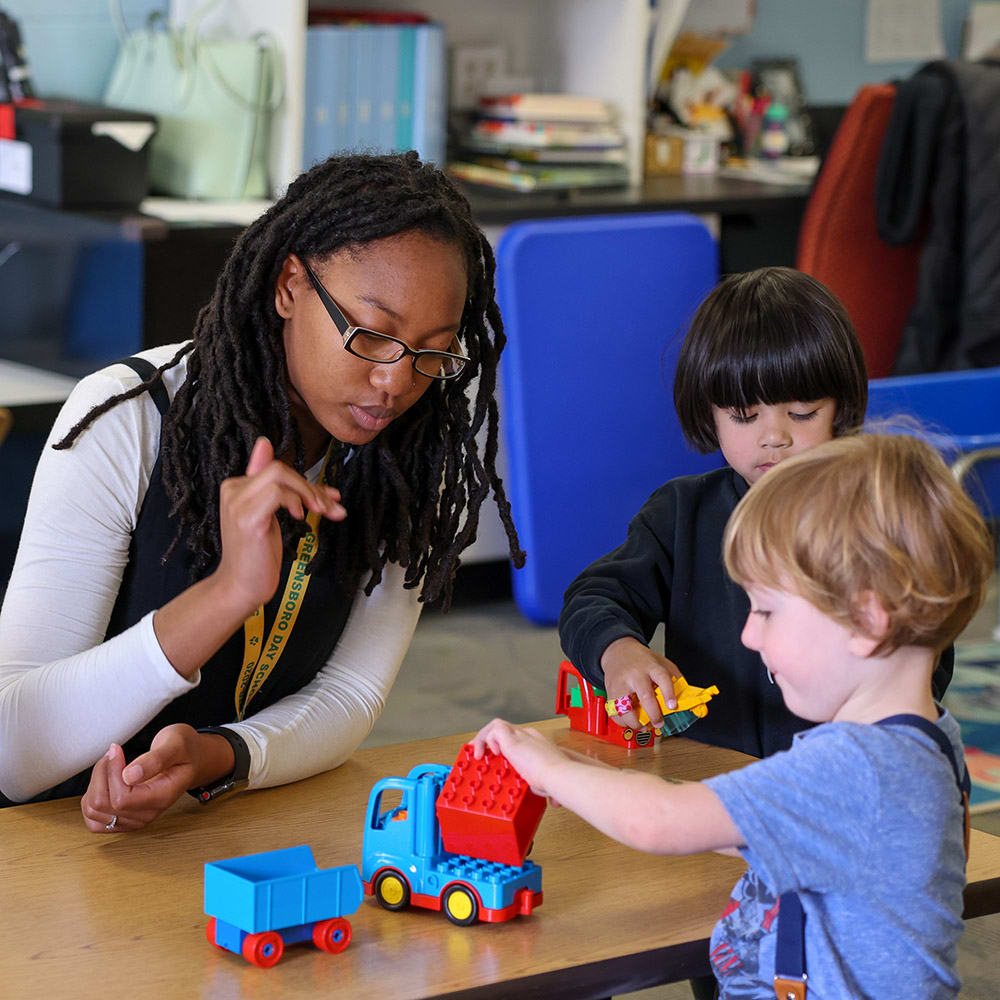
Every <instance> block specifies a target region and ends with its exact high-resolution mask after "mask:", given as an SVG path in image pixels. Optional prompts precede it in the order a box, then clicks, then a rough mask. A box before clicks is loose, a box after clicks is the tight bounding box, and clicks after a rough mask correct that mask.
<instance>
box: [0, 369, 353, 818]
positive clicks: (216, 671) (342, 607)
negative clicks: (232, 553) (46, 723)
mask: <svg viewBox="0 0 1000 1000" xmlns="http://www.w3.org/2000/svg"><path fill="white" fill-rule="evenodd" d="M124 363H125V364H127V365H129V367H131V368H133V369H134V370H135V371H136V372H137V373H138V374H139V376H140V377H141V378H143V379H148V378H149V377H150V375H151V374H152V373H153V371H154V369H153V367H152V366H151V365H149V363H148V362H146V361H144V360H143V359H142V358H129V359H128V360H127V361H125V362H124ZM151 395H152V397H153V400H154V402H155V403H156V406H157V409H158V410H159V411H160V413H161V415H162V414H165V413H166V411H167V408H168V406H169V399H168V397H167V392H166V389H164V387H163V385H162V383H158V384H157V385H156V386H155V387H154V388H153V390H152V393H151ZM169 510H170V501H169V499H168V497H167V495H166V492H165V491H164V487H163V477H162V469H161V459H160V457H159V456H158V457H157V459H156V464H155V465H154V466H153V471H152V474H151V475H150V480H149V489H148V490H147V492H146V496H145V499H144V500H143V502H142V507H141V509H140V512H139V518H138V521H137V522H136V526H135V531H134V532H133V533H132V541H131V543H130V545H129V558H128V565H127V566H126V568H125V574H124V576H123V578H122V584H121V589H120V590H119V591H118V598H117V600H116V601H115V606H114V609H113V610H112V612H111V620H110V621H109V623H108V630H107V633H106V635H105V637H104V638H105V641H107V640H108V639H111V638H113V637H114V636H116V635H118V634H119V633H120V632H124V631H125V630H126V629H128V628H131V627H132V626H133V625H135V623H136V622H138V621H140V620H141V619H142V618H143V617H144V616H145V615H147V614H149V612H150V611H155V610H156V609H157V608H161V607H163V605H164V604H166V603H167V602H168V601H170V600H172V599H173V598H175V597H176V596H177V595H178V594H180V593H181V592H182V591H183V590H186V589H187V588H188V587H189V586H190V585H191V583H192V577H191V563H192V561H193V557H192V555H191V553H190V552H189V551H188V549H187V547H186V545H185V540H184V539H183V538H182V539H181V540H180V541H179V543H178V545H177V547H176V548H175V549H174V552H173V554H172V555H171V557H170V558H169V559H168V560H167V562H166V563H163V562H162V557H163V554H164V553H165V552H166V551H167V548H168V547H169V546H170V542H171V541H172V540H173V537H174V531H175V527H176V526H175V524H174V522H173V521H171V519H170V518H169V516H168V514H169ZM295 554H296V553H295V546H292V547H291V549H290V550H288V551H286V552H285V554H284V558H283V561H282V564H281V578H280V582H279V584H278V589H277V591H276V592H275V594H274V596H273V597H272V598H271V600H270V602H269V603H268V604H267V605H266V606H265V608H264V636H265V641H266V638H267V636H268V635H269V634H270V631H271V625H272V624H273V623H274V620H275V618H276V617H277V614H278V611H279V605H280V604H281V600H282V597H283V595H284V590H285V583H286V581H287V580H288V573H289V570H290V569H291V566H292V562H293V560H294V559H295ZM332 567H333V559H323V560H322V564H321V566H320V567H319V568H318V569H316V570H315V572H313V573H311V574H310V581H309V587H308V589H307V591H306V594H305V597H304V598H303V599H302V602H301V607H300V609H299V614H298V618H297V619H296V622H295V627H294V629H293V630H292V632H291V634H290V635H289V636H288V637H287V638H286V639H285V641H284V652H283V653H282V654H281V659H280V660H279V661H278V664H277V666H276V667H275V668H274V670H272V671H271V674H270V676H269V677H268V678H267V680H266V681H265V682H264V684H263V685H262V687H261V688H260V690H259V691H258V692H257V693H256V695H255V696H254V698H253V701H252V702H251V703H250V706H249V710H248V714H252V713H254V712H259V711H260V710H261V709H262V708H266V707H267V706H268V705H273V704H274V703H275V702H276V701H278V700H279V699H281V698H284V697H285V696H286V695H290V694H294V693H295V692H296V691H298V690H299V689H300V688H302V687H304V686H305V685H306V684H308V683H309V682H310V681H311V680H312V679H313V678H314V677H315V676H316V674H317V672H318V671H319V669H320V667H322V666H323V664H324V663H325V662H326V661H327V660H328V659H329V657H330V654H331V653H332V651H333V648H334V646H336V644H337V642H338V641H339V639H340V636H341V633H342V632H343V631H344V625H345V624H346V622H347V616H348V614H349V613H350V610H351V604H352V601H353V596H352V595H348V594H346V593H344V591H343V590H342V589H341V588H340V587H339V586H338V584H337V581H336V580H335V579H334V574H333V568H332ZM214 568H215V566H214V565H213V566H210V567H209V568H208V570H207V571H206V572H205V574H204V576H208V575H209V574H210V573H211V572H212V571H213V570H214ZM242 665H243V629H242V628H241V629H238V630H237V632H236V633H235V634H234V635H232V636H230V638H229V639H228V641H227V642H226V643H225V645H224V646H223V647H222V648H221V649H220V650H219V651H218V652H217V653H216V654H215V655H214V656H213V657H212V658H211V659H210V660H209V661H208V662H207V663H206V664H205V665H204V666H203V667H202V668H201V683H200V684H199V685H198V686H197V687H196V688H193V689H192V690H191V691H188V692H187V693H186V694H183V695H181V696H180V697H179V698H175V699H174V700H173V701H172V702H170V704H169V705H167V706H166V707H165V708H164V709H163V710H162V711H161V712H160V713H159V714H158V715H156V716H155V717H154V718H153V719H151V720H150V721H149V722H148V723H147V724H146V725H145V726H143V728H142V729H140V730H139V732H137V733H135V734H133V735H132V736H131V737H130V738H129V739H127V741H126V742H125V743H124V744H123V749H124V751H125V759H126V761H131V760H133V759H134V758H135V757H137V756H139V754H142V753H145V752H146V751H147V750H148V749H149V745H150V743H151V742H152V740H153V737H154V736H155V735H156V734H157V733H158V732H159V731H160V730H161V729H162V728H163V727H164V726H169V725H171V724H172V723H175V722H186V723H187V724H188V725H190V726H194V727H195V728H196V729H200V728H203V727H205V726H221V725H225V724H226V723H229V722H234V721H235V720H236V706H235V694H234V692H235V688H236V682H237V679H238V677H239V673H240V668H241V667H242ZM81 724H82V725H86V720H85V719H81ZM90 772H91V768H87V769H86V770H84V771H81V772H80V773H79V774H77V775H75V776H74V777H72V778H69V779H67V780H66V781H63V782H61V783H60V784H58V785H56V786H55V787H54V788H50V789H49V790H48V791H46V792H42V793H41V794H40V795H38V796H36V797H35V798H33V799H31V801H32V802H38V801H43V800H47V799H57V798H63V797H66V796H72V795H83V793H84V792H85V791H86V790H87V786H88V785H89V783H90ZM0 799H2V796H0Z"/></svg>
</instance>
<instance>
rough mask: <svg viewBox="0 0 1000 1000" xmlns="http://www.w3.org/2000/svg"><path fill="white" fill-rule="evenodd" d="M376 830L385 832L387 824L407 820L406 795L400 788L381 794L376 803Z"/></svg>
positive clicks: (390, 789)
mask: <svg viewBox="0 0 1000 1000" xmlns="http://www.w3.org/2000/svg"><path fill="white" fill-rule="evenodd" d="M374 813H375V817H376V818H375V829H376V830H384V829H385V827H386V824H387V823H391V822H393V821H394V820H404V819H406V795H405V794H404V793H403V791H401V790H400V789H398V788H387V789H385V791H382V792H379V796H378V801H377V802H376V803H375V809H374Z"/></svg>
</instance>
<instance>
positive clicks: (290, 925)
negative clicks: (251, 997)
mask: <svg viewBox="0 0 1000 1000" xmlns="http://www.w3.org/2000/svg"><path fill="white" fill-rule="evenodd" d="M363 898H364V893H363V889H362V885H361V877H360V876H359V875H358V869H357V867H356V866H355V865H341V866H340V867H339V868H328V869H324V870H323V871H320V870H319V869H318V868H317V867H316V862H315V861H314V860H313V855H312V850H311V849H310V848H309V847H308V846H306V845H305V844H303V845H300V846H299V847H287V848H285V849H284V850H280V851H265V852H264V853H263V854H248V855H246V856H245V857H241V858H228V859H226V860H224V861H212V862H209V863H208V864H206V865H205V912H206V913H207V914H208V915H209V916H210V917H211V919H210V920H209V922H208V927H207V928H206V936H207V937H208V940H209V942H210V943H211V944H214V945H216V946H217V947H219V948H225V949H226V950H227V951H232V952H235V953H236V954H237V955H242V956H243V957H244V958H245V959H246V960H247V961H248V962H250V963H251V964H253V965H258V966H260V967H261V968H264V969H267V968H270V967H271V966H272V965H275V964H276V963H277V962H278V960H279V959H280V958H281V956H282V954H283V953H284V950H285V945H286V944H295V943H297V942H299V941H310V940H311V941H312V942H313V944H315V945H316V947H317V948H322V949H323V951H328V952H331V953H334V954H336V953H337V952H340V951H343V950H344V949H345V948H346V947H347V946H348V945H349V944H350V943H351V925H350V922H349V921H347V920H346V919H345V918H344V915H345V914H348V913H353V912H354V911H355V910H356V909H357V908H358V907H359V906H360V905H361V900H362V899H363Z"/></svg>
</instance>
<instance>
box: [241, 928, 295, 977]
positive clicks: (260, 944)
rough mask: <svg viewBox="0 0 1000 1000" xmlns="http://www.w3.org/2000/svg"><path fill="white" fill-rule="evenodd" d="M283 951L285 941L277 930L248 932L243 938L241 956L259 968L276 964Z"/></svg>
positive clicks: (268, 967) (267, 967) (266, 967)
mask: <svg viewBox="0 0 1000 1000" xmlns="http://www.w3.org/2000/svg"><path fill="white" fill-rule="evenodd" d="M284 951H285V942H284V941H282V940H281V935H280V934H279V933H278V932H277V931H263V932H261V933H260V934H248V935H247V936H246V937H245V938H244V939H243V957H244V958H245V959H246V960H247V961H248V962H249V963H250V964H251V965H256V966H258V967H259V968H261V969H270V968H271V966H272V965H277V964H278V962H279V960H280V959H281V956H282V954H283V953H284Z"/></svg>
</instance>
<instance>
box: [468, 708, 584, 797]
mask: <svg viewBox="0 0 1000 1000" xmlns="http://www.w3.org/2000/svg"><path fill="white" fill-rule="evenodd" d="M487 749H489V750H490V751H492V752H493V753H498V754H503V756H504V757H506V758H507V760H509V761H510V763H511V766H512V767H513V768H514V770H515V771H517V773H518V774H519V775H521V777H522V778H524V780H525V781H526V782H527V783H528V785H529V787H530V788H531V790H532V791H533V792H534V793H535V794H536V795H544V796H546V797H547V798H548V799H549V801H550V802H551V803H552V805H554V806H558V805H559V803H558V802H557V801H556V800H555V799H554V798H553V797H552V793H551V791H549V788H550V783H551V779H552V773H553V771H554V770H555V769H556V768H558V767H559V765H560V764H564V763H565V762H566V761H567V760H569V757H568V756H567V755H566V754H565V753H563V751H562V750H560V749H559V747H557V746H556V745H555V744H554V743H553V742H552V741H551V740H549V739H548V738H547V737H545V736H543V735H542V734H541V733H540V732H539V731H538V730H537V729H532V728H530V727H521V726H512V725H511V724H510V723H509V722H504V720H503V719H494V720H493V721H492V722H488V723H487V724H486V725H485V726H483V728H482V729H480V730H479V732H478V733H477V734H476V737H475V739H474V740H473V752H474V756H475V758H476V760H479V759H480V758H481V757H482V756H483V754H484V753H485V752H486V750H487Z"/></svg>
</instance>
